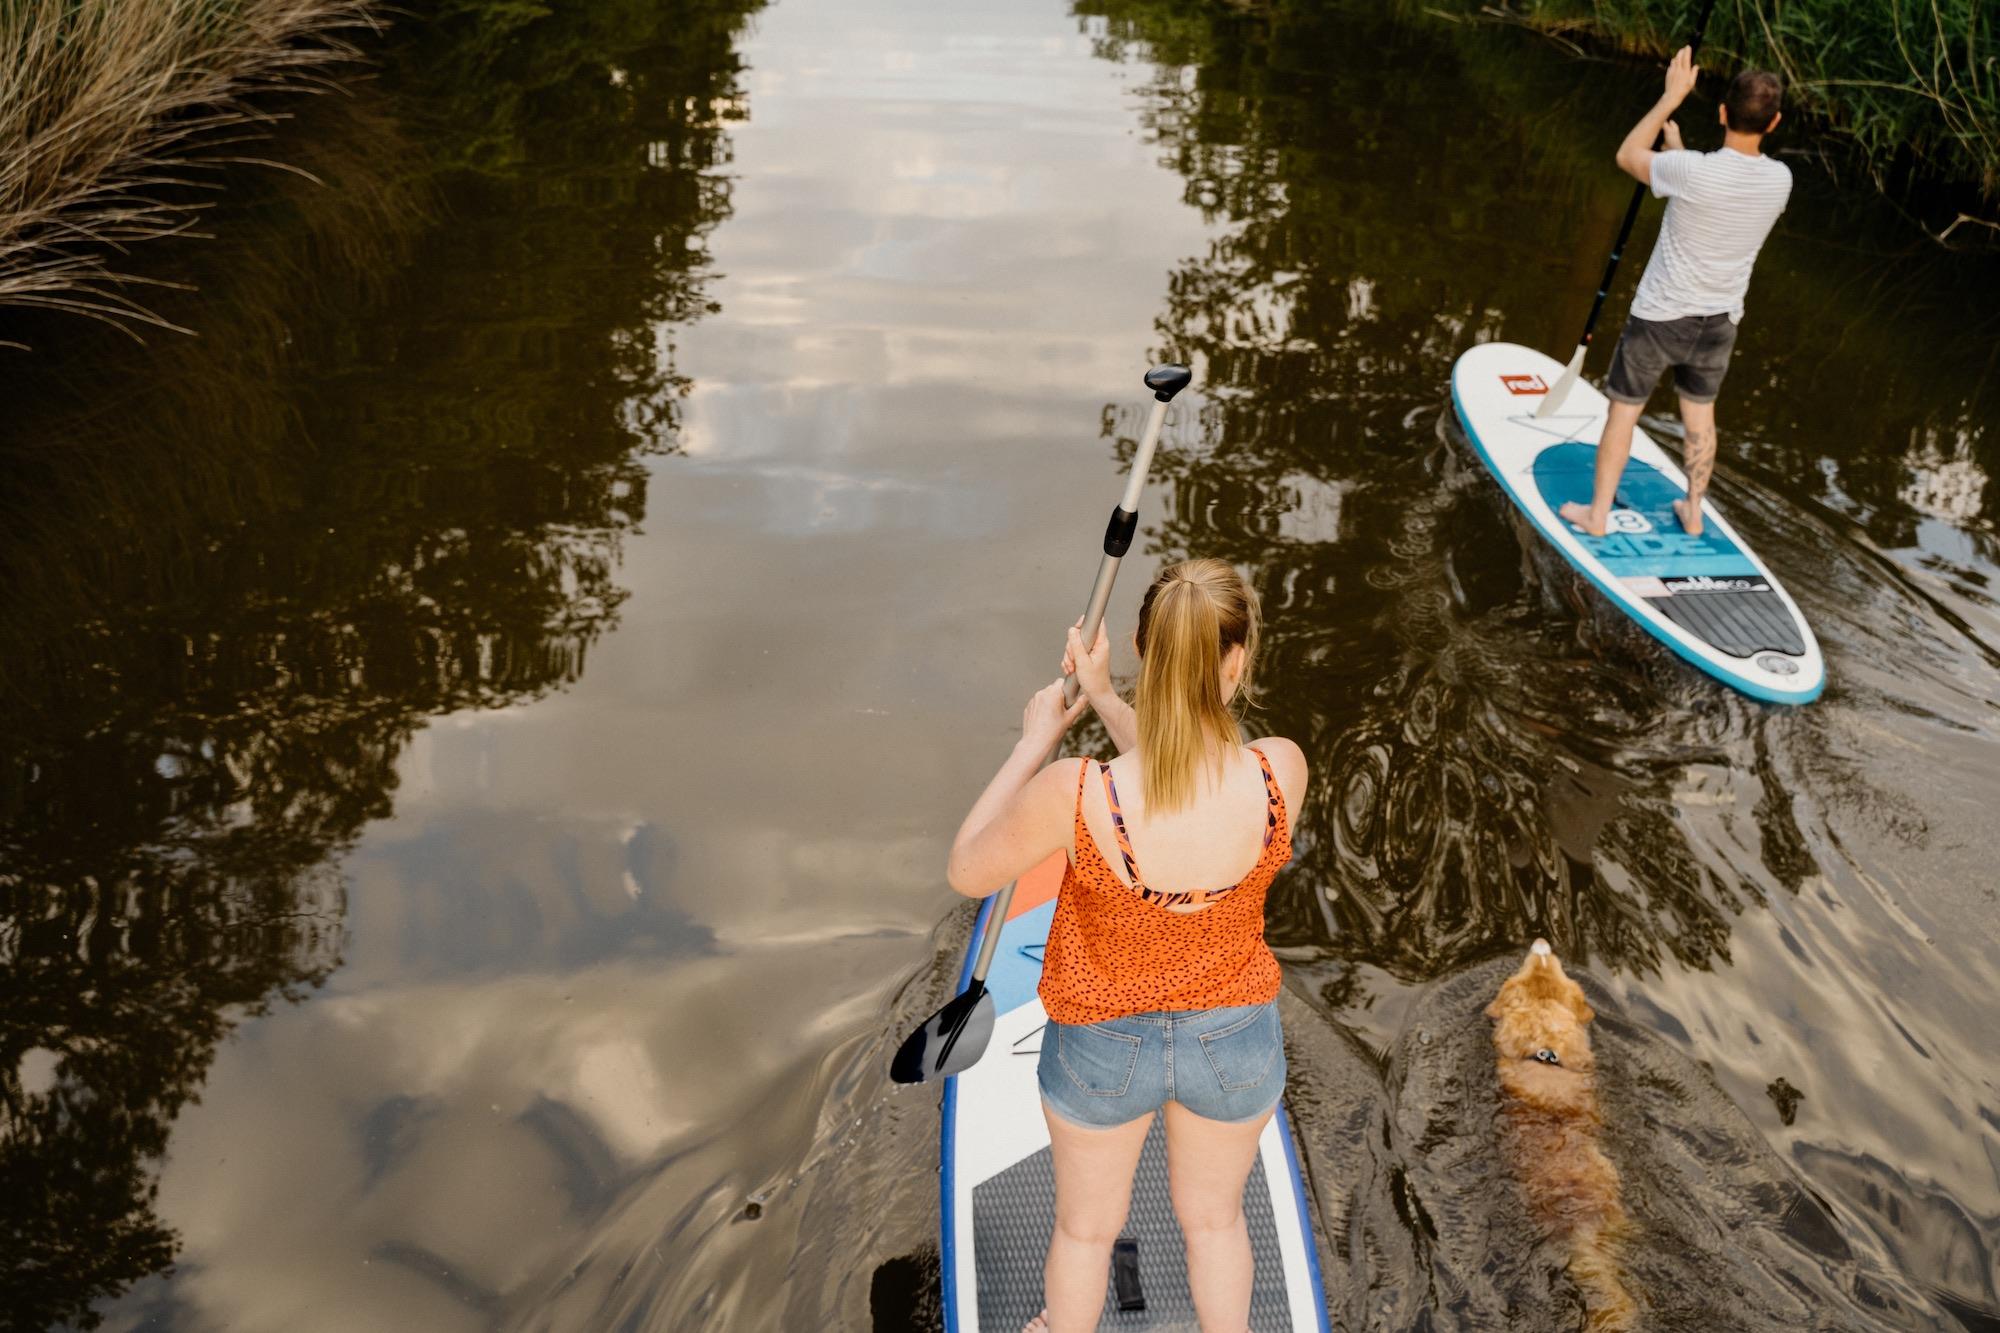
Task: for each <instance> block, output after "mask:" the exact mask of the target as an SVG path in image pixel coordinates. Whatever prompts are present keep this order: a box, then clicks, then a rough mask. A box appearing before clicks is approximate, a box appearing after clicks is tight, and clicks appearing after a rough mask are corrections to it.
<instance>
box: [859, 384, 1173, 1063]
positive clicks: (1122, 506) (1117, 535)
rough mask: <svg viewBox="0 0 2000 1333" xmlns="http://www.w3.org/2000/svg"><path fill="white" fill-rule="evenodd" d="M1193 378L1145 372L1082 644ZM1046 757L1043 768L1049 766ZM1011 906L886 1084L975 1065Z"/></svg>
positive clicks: (997, 917) (995, 911)
mask: <svg viewBox="0 0 2000 1333" xmlns="http://www.w3.org/2000/svg"><path fill="white" fill-rule="evenodd" d="M1193 378H1194V372H1193V371H1191V370H1189V369H1188V368H1187V367H1186V366H1176V365H1163V366H1154V367H1153V368H1152V369H1151V370H1149V371H1147V372H1146V387H1147V388H1149V389H1151V390H1152V391H1153V400H1154V401H1153V414H1152V416H1151V417H1150V418H1148V419H1147V421H1146V432H1145V434H1144V435H1142V436H1141V437H1140V439H1139V452H1138V453H1136V454H1134V455H1133V456H1132V475H1131V476H1130V477H1128V478H1127V479H1126V481H1125V494H1124V496H1123V497H1121V498H1120V499H1119V501H1118V505H1117V507H1116V508H1114V509H1113V510H1112V511H1111V522H1110V524H1109V525H1108V526H1107V527H1106V528H1105V529H1104V557H1103V559H1101V560H1099V561H1098V562H1097V581H1096V582H1095V583H1093V584H1091V586H1090V601H1089V604H1088V605H1086V606H1085V607H1084V611H1083V631H1082V632H1083V642H1084V643H1085V644H1086V645H1087V644H1092V643H1095V642H1097V627H1098V626H1099V625H1101V624H1103V623H1104V608H1105V606H1106V605H1107V604H1108V603H1109V602H1110V601H1111V583H1112V580H1114V579H1116V578H1117V577H1118V562H1119V561H1120V560H1122V559H1124V557H1125V552H1126V551H1128V550H1130V549H1131V547H1132V538H1133V537H1134V536H1135V535H1136V534H1137V533H1138V531H1139V491H1140V490H1141V489H1142V488H1143V487H1144V486H1145V484H1146V473H1147V472H1148V471H1149V470H1150V469H1151V468H1152V466H1153V450H1154V449H1155V448H1156V447H1157V446H1158V445H1159V443H1160V427H1161V425H1163V424H1164V423H1165V421H1166V419H1167V404H1168V403H1170V402H1172V401H1173V398H1174V395H1175V394H1177V393H1179V392H1180V391H1181V390H1182V389H1185V388H1186V387H1187V386H1188V381H1190V380H1192V379H1193ZM1076 691H1077V684H1076V677H1075V676H1070V677H1068V678H1067V679H1065V680H1064V681H1063V702H1064V703H1065V704H1073V703H1075V702H1076ZM1055 757H1056V756H1055V751H1054V750H1051V751H1049V754H1048V756H1047V758H1045V759H1044V760H1043V761H1042V762H1043V763H1047V762H1049V761H1050V760H1053V759H1054V758H1055ZM1013 901H1014V886H1013V885H1012V884H1009V885H1008V886H1007V887H1006V888H1004V889H1002V890H1000V892H999V893H998V894H996V895H995V896H994V897H993V899H992V900H991V903H990V905H989V906H988V908H987V910H986V912H985V914H984V916H983V917H982V918H981V919H982V920H983V921H985V923H986V933H985V934H984V935H983V936H982V937H981V938H980V941H979V957H978V958H977V959H976V960H975V961H974V962H973V965H972V980H971V981H970V982H969V983H968V984H967V985H966V988H965V989H964V990H962V991H960V992H959V993H958V994H957V995H955V996H953V997H952V999H951V1000H950V1002H949V1003H947V1004H946V1005H945V1006H944V1008H942V1009H940V1010H938V1011H937V1012H936V1013H934V1014H932V1015H931V1016H930V1017H929V1018H927V1019H925V1020H924V1023H923V1026H921V1027H919V1028H918V1029H917V1030H916V1031H914V1032H912V1033H911V1034H910V1035H909V1036H908V1037H905V1038H904V1039H903V1044H902V1045H901V1046H900V1047H898V1048H897V1049H896V1055H895V1058H894V1059H892V1060H891V1061H890V1062H889V1077H890V1078H893V1079H894V1080H896V1082H898V1083H927V1082H929V1081H930V1080H932V1079H934V1078H944V1077H948V1076H949V1075H952V1074H956V1073H959V1072H961V1071H963V1070H966V1069H970V1068H971V1067H972V1066H973V1065H975V1064H977V1063H978V1062H979V1057H980V1055H981V1054H982V1053H984V1051H985V1050H986V1043H987V1040H988V1039H989V1038H991V1037H992V1035H993V996H992V995H991V994H989V993H988V992H987V990H986V972H987V969H988V968H990V967H992V966H993V954H994V951H995V950H996V949H997V948H998V947H999V945H1000V931H1001V928H1002V927H1003V926H1005V925H1006V923H1007V908H1008V907H1009V905H1011V904H1012V903H1013Z"/></svg>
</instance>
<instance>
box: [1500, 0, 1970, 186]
mask: <svg viewBox="0 0 2000 1333" xmlns="http://www.w3.org/2000/svg"><path fill="white" fill-rule="evenodd" d="M1501 3H1503V4H1505V5H1506V6H1507V11H1508V12H1510V13H1511V14H1513V15H1514V16H1516V17H1519V18H1521V19H1523V20H1525V21H1526V22H1528V23H1529V24H1531V25H1533V26H1535V27H1538V28H1541V29H1544V30H1548V31H1557V32H1570V33H1578V32H1580V33H1586V34H1588V35H1590V36H1592V37H1595V38H1597V39H1600V40H1604V41H1608V42H1611V43H1613V44H1615V45H1617V46H1620V47H1622V48H1624V49H1626V50H1630V51H1645V52H1654V53H1664V52H1666V51H1667V50H1669V49H1670V48H1671V47H1673V46H1676V45H1678V44H1679V43H1681V42H1683V41H1685V40H1686V39H1687V34H1688V33H1689V32H1690V31H1691V29H1692V28H1693V25H1694V18H1695V14H1696V11H1697V10H1698V9H1699V8H1700V5H1701V0H1501ZM1705 63H1706V64H1708V65H1709V66H1710V67H1711V68H1717V67H1723V66H1727V65H1731V64H1738V63H1747V64H1753V65H1759V66H1762V67H1764V68H1767V69H1774V70H1776V71H1778V73H1780V74H1781V75H1782V76H1783V77H1784V79H1785V82H1786V85H1787V101H1788V103H1789V104H1790V105H1792V106H1793V107H1795V108H1799V109H1804V110H1808V111H1810V112H1811V113H1813V114H1814V115H1815V116H1817V117H1818V118H1820V119H1821V120H1823V121H1824V122H1825V123H1827V124H1828V125H1830V126H1832V127H1833V128H1835V129H1836V130H1838V131H1839V132H1840V133H1842V134H1844V135H1845V136H1847V137H1848V138H1850V139H1852V140H1853V141H1854V144H1855V145H1856V147H1857V149H1858V150H1859V152H1860V155H1861V158H1862V160H1863V161H1864V162H1865V163H1866V164H1867V167H1868V170H1869V171H1870V173H1871V174H1872V175H1873V176H1874V177H1875V180H1876V182H1877V184H1878V185H1881V186H1882V187H1883V188H1884V189H1888V190H1891V191H1892V192H1893V191H1894V190H1896V189H1897V188H1899V187H1901V186H1903V185H1906V184H1909V183H1911V182H1913V181H1936V182H1942V183H1945V184H1949V185H1960V186H1970V187H1971V188H1972V189H1973V190H1975V191H1976V192H1977V193H1978V195H1979V196H1980V197H1981V198H1982V199H1983V200H1985V201H1986V202H1987V203H1988V204H1991V203H1993V202H1995V201H2000V6H1996V5H1995V4H1994V2H1993V0H1782V2H1781V0H1717V4H1716V7H1715V14H1714V16H1713V17H1712V18H1711V19H1710V21H1709V26H1708V40H1707V44H1706V53H1705Z"/></svg>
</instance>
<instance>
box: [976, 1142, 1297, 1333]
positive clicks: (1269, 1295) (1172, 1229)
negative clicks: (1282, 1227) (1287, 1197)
mask: <svg viewBox="0 0 2000 1333" xmlns="http://www.w3.org/2000/svg"><path fill="white" fill-rule="evenodd" d="M1055 1210H1056V1177H1055V1165H1054V1163H1053V1162H1052V1160H1051V1159H1050V1156H1049V1150H1048V1149H1047V1148H1044V1149H1042V1150H1041V1151H1040V1152H1038V1153H1036V1154H1035V1155H1034V1156H1032V1157H1029V1158H1026V1159H1024V1160H1022V1161H1019V1162H1016V1163H1015V1164H1014V1165H1012V1166H1010V1167H1008V1168H1007V1169H1006V1170H1005V1171H1002V1172H1001V1173H1000V1174H999V1175H997V1176H995V1177H993V1178H992V1179H991V1180H988V1181H986V1182H985V1183H984V1184H980V1185H976V1186H974V1187H973V1190H972V1226H973V1232H974V1235H975V1236H976V1238H977V1240H978V1247H979V1254H980V1260H979V1326H980V1327H981V1328H994V1329H1018V1328H1020V1327H1021V1326H1022V1325H1024V1324H1026V1323H1027V1322H1028V1320H1030V1319H1032V1318H1034V1316H1035V1314H1036V1313H1037V1312H1038V1311H1040V1310H1041V1308H1042V1296H1041V1292H1042V1260H1043V1259H1045V1258H1047V1257H1048V1253H1049V1236H1050V1234H1051V1233H1052V1232H1053V1231H1054V1230H1055ZM1243 1215H1244V1220H1245V1221H1247V1222H1248V1223H1249V1224H1250V1253H1251V1256H1252V1259H1253V1262H1254V1263H1255V1265H1256V1272H1255V1277H1254V1278H1253V1284H1254V1285H1253V1286H1252V1287H1251V1291H1250V1327H1251V1328H1253V1329H1256V1330H1258V1333H1264V1330H1267V1329H1268V1330H1271V1333H1278V1330H1290V1329H1291V1327H1292V1317H1291V1312H1290V1311H1289V1310H1288V1309H1287V1308H1286V1307H1285V1275H1284V1272H1283V1270H1282V1267H1281V1262H1280V1260H1279V1258H1278V1229H1277V1223H1276V1222H1275V1221H1274V1218H1273V1214H1272V1211H1271V1191H1270V1187H1269V1185H1268V1184H1267V1183H1266V1181H1265V1180H1264V1164H1263V1163H1262V1162H1261V1161H1260V1162H1256V1163H1254V1164H1252V1166H1251V1168H1250V1184H1249V1187H1248V1188H1247V1189H1246V1190H1245V1191H1244V1195H1243ZM1123 1234H1125V1235H1127V1236H1132V1237H1135V1238H1136V1239H1137V1240H1138V1242H1139V1288H1140V1290H1141V1292H1142V1293H1143V1294H1144V1296H1145V1298H1146V1308H1145V1309H1143V1310H1120V1309H1119V1308H1118V1303H1117V1302H1116V1301H1115V1300H1114V1299H1113V1298H1112V1293H1111V1291H1110V1290H1109V1288H1108V1287H1107V1289H1106V1291H1105V1293H1104V1310H1103V1312H1102V1313H1101V1314H1100V1315H1099V1316H1098V1320H1097V1326H1098V1327H1099V1328H1101V1329H1102V1328H1112V1329H1142V1328H1143V1329H1160V1328H1190V1329H1191V1328H1193V1327H1195V1317H1194V1300H1193V1298H1192V1297H1191V1296H1189V1294H1188V1285H1187V1250H1186V1247H1185V1245H1184V1244H1183V1242H1182V1240H1181V1229H1180V1224H1179V1223H1177V1222H1176V1221H1175V1220H1174V1208H1173V1202H1172V1200H1171V1199H1169V1198H1168V1195H1167V1135H1166V1131H1165V1130H1164V1129H1163V1128H1162V1127H1161V1122H1160V1120H1159V1119H1157V1118H1155V1119H1154V1121H1153V1128H1152V1131H1151V1132H1150V1133H1148V1134H1147V1135H1146V1145H1145V1147H1144V1148H1142V1149H1141V1150H1140V1153H1139V1170H1138V1174H1137V1175H1136V1176H1135V1177H1134V1179H1133V1181H1132V1212H1131V1215H1130V1216H1129V1217H1128V1218H1127V1220H1126V1223H1125V1230H1124V1233H1123Z"/></svg>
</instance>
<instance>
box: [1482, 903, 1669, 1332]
mask: <svg viewBox="0 0 2000 1333" xmlns="http://www.w3.org/2000/svg"><path fill="white" fill-rule="evenodd" d="M1486 1016H1487V1017H1488V1018H1491V1019H1493V1020H1494V1026H1493V1045H1494V1048H1495V1050H1496V1052H1497V1053H1498V1056H1499V1070H1500V1094H1501V1123H1502V1125H1503V1126H1504V1128H1503V1130H1502V1139H1503V1142H1504V1145H1505V1147H1506V1150H1507V1154H1508V1157H1509V1159H1510V1161H1511V1164H1512V1166H1513V1168H1514V1174H1515V1175H1516V1176H1517V1177H1519V1178H1520V1181H1521V1185H1522V1188H1523V1190H1524V1191H1525V1192H1526V1194H1527V1197H1528V1207H1529V1209H1530V1211H1531V1212H1532V1213H1533V1214H1534V1217H1535V1219H1536V1221H1537V1222H1539V1223H1540V1224H1541V1225H1542V1226H1543V1227H1545V1228H1546V1229H1547V1230H1548V1232H1549V1234H1550V1236H1551V1237H1553V1238H1556V1239H1559V1240H1562V1241H1564V1242H1566V1243H1567V1244H1568V1246H1569V1257H1570V1258H1569V1273H1570V1277H1571V1278H1572V1279H1574V1280H1575V1282H1576V1284H1577V1286H1578V1287H1580V1288H1581V1289H1582V1291H1583V1300H1584V1307H1585V1309H1586V1310H1587V1311H1588V1315H1589V1317H1588V1321H1587V1323H1586V1324H1585V1327H1587V1328H1588V1329H1590V1330H1592V1333H1623V1330H1629V1329H1632V1328H1635V1327H1637V1324H1638V1307H1637V1306H1636V1305H1635V1304H1634V1302H1633V1300H1632V1295H1631V1293H1630V1292H1628V1291H1626V1290H1625V1284H1624V1281H1623V1279H1622V1277H1621V1276H1620V1272H1619V1264H1618V1245H1619V1241H1620V1238H1621V1237H1622V1235H1623V1234H1624V1232H1625V1229H1626V1223H1625V1209H1624V1207H1623V1205H1621V1204H1620V1202H1619V1198H1618V1194H1619V1190H1618V1168H1617V1167H1615V1166H1613V1165H1612V1164H1611V1159H1610V1158H1608V1157H1606V1156H1605V1155H1604V1152H1603V1150H1602V1149H1601V1148H1599V1147H1598V1145H1597V1139H1598V1131H1599V1130H1600V1128H1601V1127H1602V1125H1603V1118H1602V1117H1601V1116H1600V1115H1599V1114H1598V1110H1597V1080H1596V1074H1595V1070H1596V1062H1595V1061H1594V1060H1593V1059H1592V1057H1591V1053H1590V1030H1589V1024H1590V1020H1591V1019H1593V1018H1595V1017H1596V1016H1597V1015H1596V1013H1595V1012H1594V1011H1593V1010H1592V1009H1591V1007H1590V1003H1589V1002H1588V1001H1587V1000H1585V999H1584V997H1583V988H1582V987H1581V986H1578V985H1577V984H1576V983H1575V982H1574V981H1571V980H1570V979H1569V976H1568V975H1567V974H1566V973H1564V971H1563V969H1562V964H1561V963H1560V962H1558V961H1556V956H1555V953H1554V951H1553V950H1551V949H1550V948H1549V945H1548V941H1546V940H1536V941H1535V944H1534V947H1533V948H1532V949H1530V950H1529V951H1528V957H1527V961H1526V962H1524V963H1522V964H1521V968H1520V970H1519V971H1518V972H1516V973H1514V975H1513V976H1511V977H1508V978H1507V980H1506V981H1504V982H1502V983H1501V985H1500V993H1499V995H1497V996H1495V997H1494V1000H1493V1003H1492V1004H1490V1005H1488V1006H1486Z"/></svg>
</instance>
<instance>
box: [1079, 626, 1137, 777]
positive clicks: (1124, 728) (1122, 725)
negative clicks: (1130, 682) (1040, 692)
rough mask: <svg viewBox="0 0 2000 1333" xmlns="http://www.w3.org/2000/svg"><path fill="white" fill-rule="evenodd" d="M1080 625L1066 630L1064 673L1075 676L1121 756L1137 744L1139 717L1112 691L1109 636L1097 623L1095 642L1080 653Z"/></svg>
mask: <svg viewBox="0 0 2000 1333" xmlns="http://www.w3.org/2000/svg"><path fill="white" fill-rule="evenodd" d="M1082 626H1083V622H1082V621H1081V620H1079V621H1077V622H1076V624H1074V625H1071V626H1070V627H1069V646H1068V647H1066V648H1065V649H1064V650H1063V662H1062V669H1063V674H1064V675H1065V676H1068V675H1074V676H1075V677H1076V683H1077V685H1078V687H1080V688H1081V689H1082V691H1083V694H1084V697H1085V698H1087V699H1089V700H1090V706H1091V707H1092V708H1093V709H1095V710H1096V712H1097V717H1098V720H1099V721H1101V722H1102V723H1104V730H1105V732H1106V734H1108V735H1109V736H1110V737H1111V743H1112V744H1113V745H1115V746H1117V747H1118V753H1120V754H1124V753H1125V752H1126V751H1127V750H1130V749H1133V748H1134V747H1136V746H1137V745H1138V744H1139V715H1138V714H1137V713H1135V712H1133V711H1132V705H1131V704H1128V703H1126V702H1125V701H1124V700H1123V699H1121V698H1119V697H1118V692H1117V691H1116V690H1113V689H1112V688H1111V636H1110V635H1108V634H1106V633H1105V632H1104V626H1103V624H1101V623H1100V624H1099V625H1098V627H1097V642H1096V643H1095V644H1094V645H1092V646H1091V649H1090V651H1089V652H1087V653H1086V652H1084V651H1083V629H1082Z"/></svg>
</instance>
